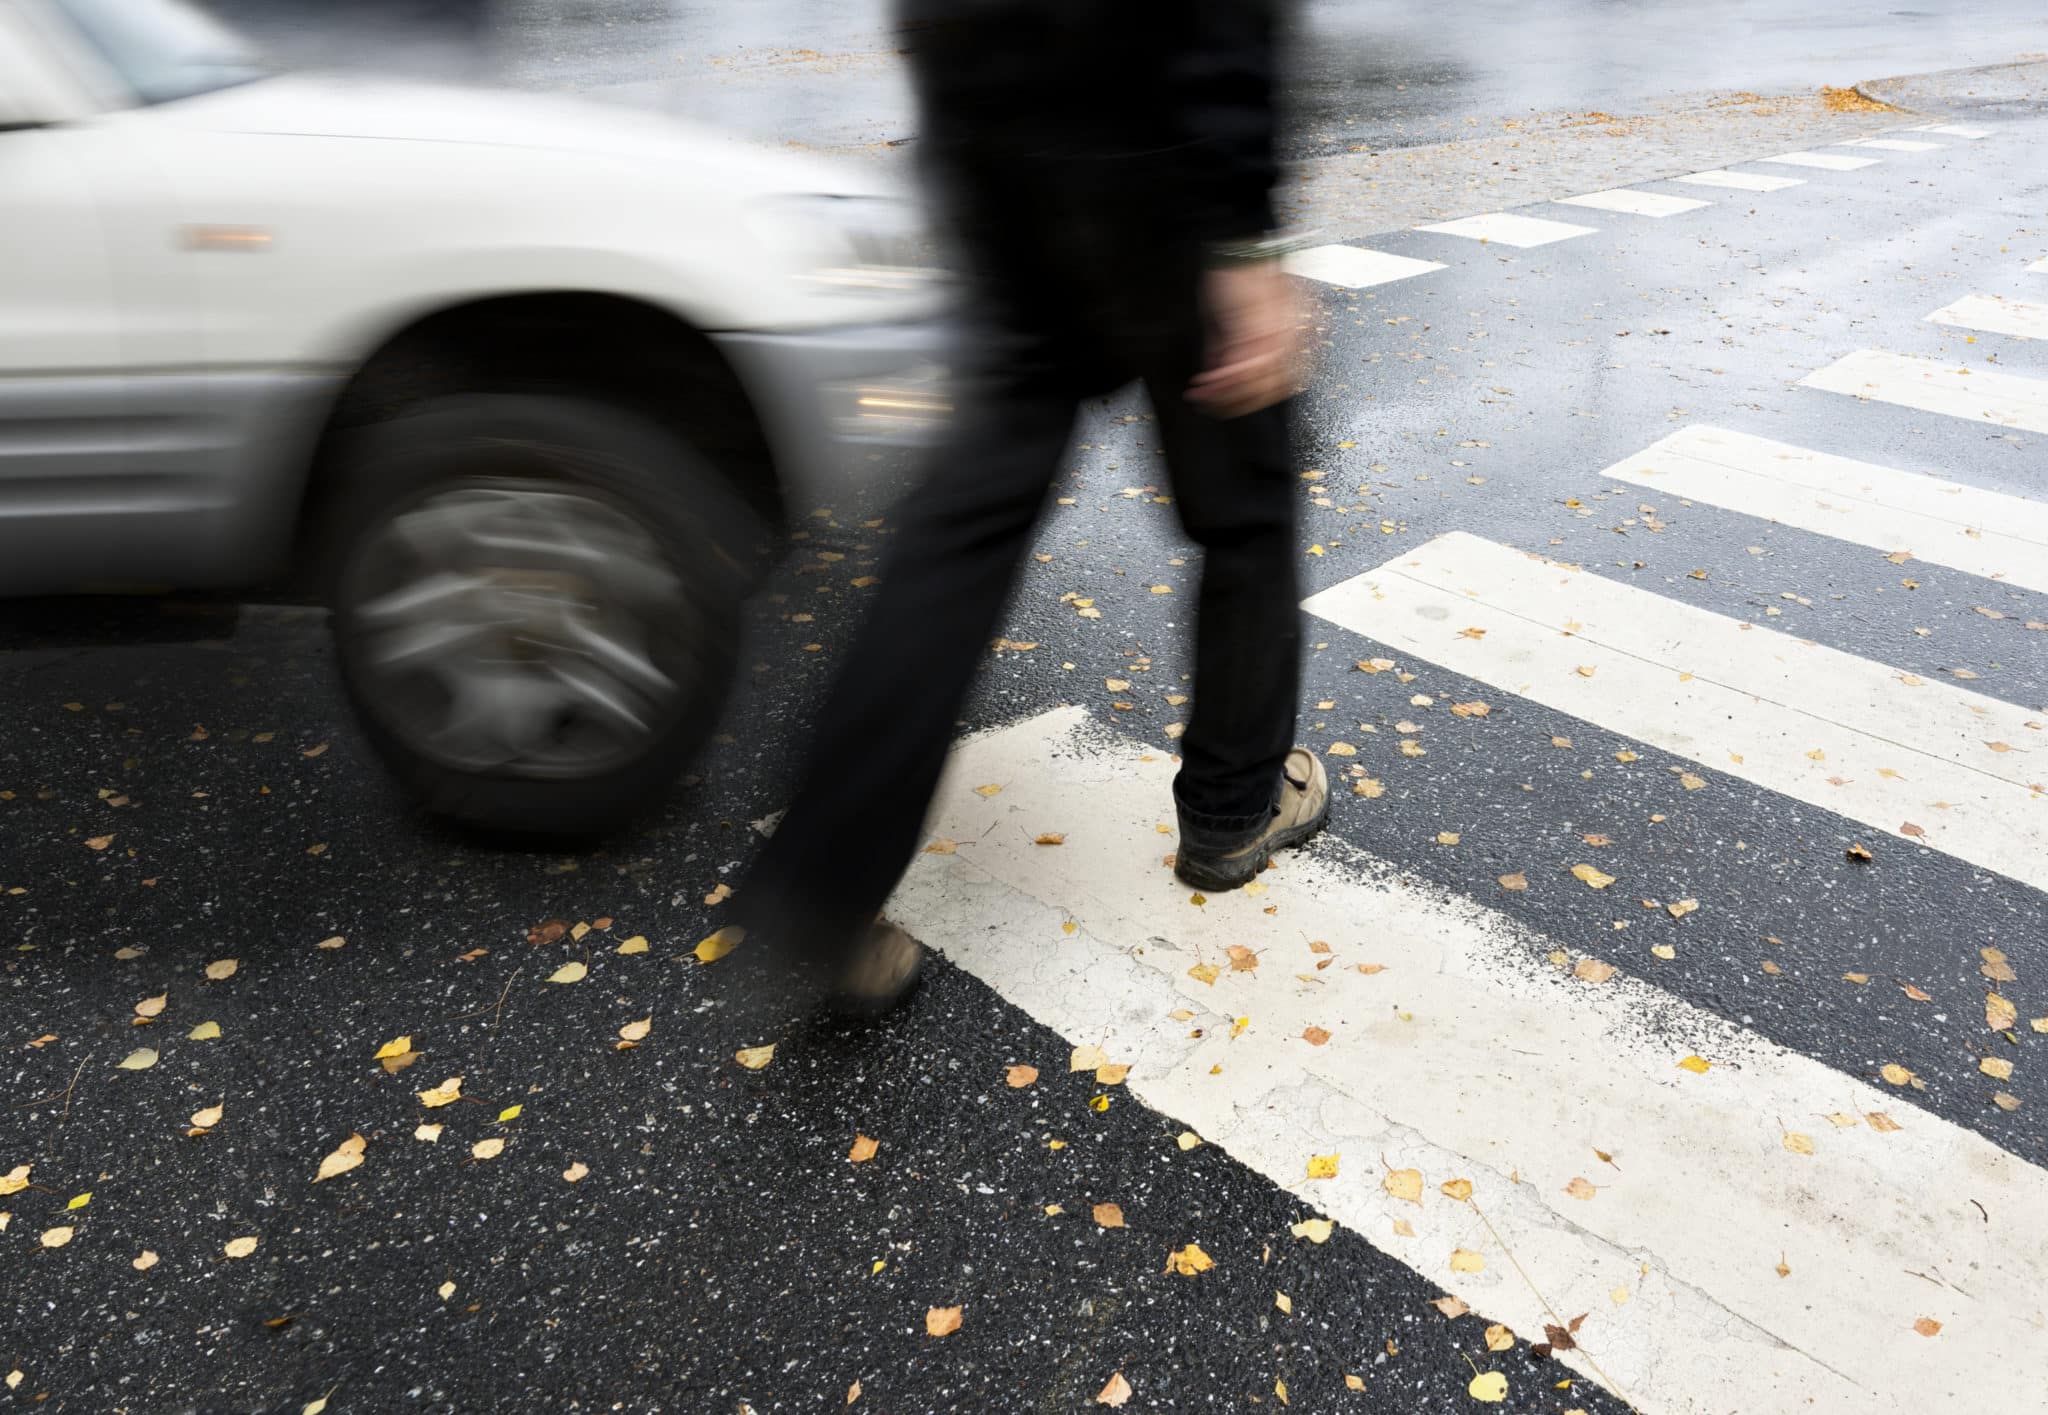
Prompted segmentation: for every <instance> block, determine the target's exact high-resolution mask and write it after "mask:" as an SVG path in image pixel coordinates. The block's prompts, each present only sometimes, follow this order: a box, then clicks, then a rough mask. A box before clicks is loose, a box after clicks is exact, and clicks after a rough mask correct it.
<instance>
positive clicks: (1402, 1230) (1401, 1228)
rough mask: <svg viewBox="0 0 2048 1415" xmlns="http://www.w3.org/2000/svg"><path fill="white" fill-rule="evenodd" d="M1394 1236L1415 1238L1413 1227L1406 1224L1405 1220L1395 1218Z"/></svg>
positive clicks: (1408, 1223)
mask: <svg viewBox="0 0 2048 1415" xmlns="http://www.w3.org/2000/svg"><path fill="white" fill-rule="evenodd" d="M1394 1235H1395V1236H1396V1237H1397V1238H1413V1237H1414V1236H1415V1225H1414V1224H1412V1223H1410V1222H1408V1220H1407V1219H1405V1218H1397V1219H1395V1220H1394Z"/></svg>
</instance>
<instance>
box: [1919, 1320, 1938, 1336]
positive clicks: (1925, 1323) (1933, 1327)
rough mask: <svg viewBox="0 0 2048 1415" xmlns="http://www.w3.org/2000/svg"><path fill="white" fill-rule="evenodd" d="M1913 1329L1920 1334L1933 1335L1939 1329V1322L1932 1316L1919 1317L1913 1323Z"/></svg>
mask: <svg viewBox="0 0 2048 1415" xmlns="http://www.w3.org/2000/svg"><path fill="white" fill-rule="evenodd" d="M1913 1330H1914V1331H1917V1332H1919V1333H1920V1335H1922V1336H1933V1335H1934V1334H1935V1333H1936V1332H1938V1331H1940V1330H1941V1323H1940V1322H1937V1321H1936V1320H1934V1318H1932V1317H1921V1318H1920V1319H1918V1320H1917V1321H1915V1322H1914V1323H1913Z"/></svg>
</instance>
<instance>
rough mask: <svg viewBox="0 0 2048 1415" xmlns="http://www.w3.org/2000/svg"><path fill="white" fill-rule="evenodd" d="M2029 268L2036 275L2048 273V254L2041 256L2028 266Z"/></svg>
mask: <svg viewBox="0 0 2048 1415" xmlns="http://www.w3.org/2000/svg"><path fill="white" fill-rule="evenodd" d="M2027 270H2028V272H2029V273H2031V274H2034V275H2048V256H2043V257H2041V259H2039V260H2037V261H2035V262H2034V263H2033V264H2032V265H2030V266H2028V267H2027Z"/></svg>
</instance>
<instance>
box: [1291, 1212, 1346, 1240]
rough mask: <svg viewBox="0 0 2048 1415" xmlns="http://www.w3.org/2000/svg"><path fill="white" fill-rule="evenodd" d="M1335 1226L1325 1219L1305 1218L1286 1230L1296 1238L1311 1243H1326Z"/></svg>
mask: <svg viewBox="0 0 2048 1415" xmlns="http://www.w3.org/2000/svg"><path fill="white" fill-rule="evenodd" d="M1336 1227H1337V1225H1335V1224H1334V1223H1332V1222H1330V1220H1328V1219H1326V1218H1305V1219H1303V1220H1302V1221H1301V1222H1300V1223H1297V1224H1294V1225H1292V1226H1291V1227H1289V1228H1288V1230H1287V1231H1288V1232H1289V1233H1291V1234H1293V1235H1294V1236H1295V1237H1296V1238H1306V1239H1307V1240H1308V1241H1309V1242H1311V1243H1327V1242H1329V1241H1330V1234H1331V1233H1332V1232H1333V1231H1334V1230H1335V1229H1336Z"/></svg>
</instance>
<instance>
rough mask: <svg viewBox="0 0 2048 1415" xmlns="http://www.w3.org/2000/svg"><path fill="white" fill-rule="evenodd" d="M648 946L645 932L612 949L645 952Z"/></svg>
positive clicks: (706, 941)
mask: <svg viewBox="0 0 2048 1415" xmlns="http://www.w3.org/2000/svg"><path fill="white" fill-rule="evenodd" d="M725 932H726V930H724V929H720V930H719V931H718V933H720V934H722V933H725ZM717 937H718V934H713V935H712V936H711V938H717ZM710 941H711V939H706V940H705V941H704V942H705V943H709V942H710ZM703 946H704V944H703V943H700V944H698V945H697V947H698V948H700V949H701V948H702V947H703ZM647 948H648V944H647V936H646V935H645V934H634V935H633V936H632V937H630V938H627V939H624V940H622V941H621V942H620V944H619V946H618V947H617V948H615V949H613V950H612V952H614V953H645V952H646V951H647ZM728 951H730V950H728ZM700 957H701V955H700ZM704 961H706V962H708V961H710V960H708V959H706V960H704Z"/></svg>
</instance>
